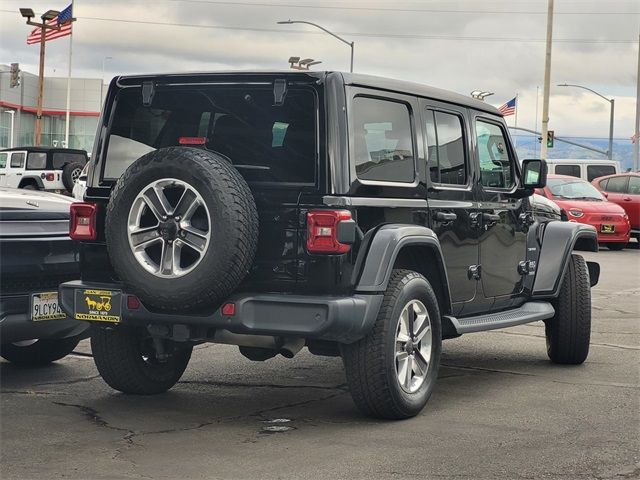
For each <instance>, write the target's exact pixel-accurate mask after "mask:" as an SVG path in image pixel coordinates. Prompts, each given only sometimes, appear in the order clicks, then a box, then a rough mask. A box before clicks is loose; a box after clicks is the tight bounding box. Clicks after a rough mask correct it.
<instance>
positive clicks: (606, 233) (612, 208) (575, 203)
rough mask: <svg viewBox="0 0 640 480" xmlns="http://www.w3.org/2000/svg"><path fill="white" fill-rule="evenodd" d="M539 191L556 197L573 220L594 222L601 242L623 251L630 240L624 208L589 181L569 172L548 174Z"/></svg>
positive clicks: (546, 195) (554, 199)
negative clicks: (545, 183)
mask: <svg viewBox="0 0 640 480" xmlns="http://www.w3.org/2000/svg"><path fill="white" fill-rule="evenodd" d="M537 193H539V194H540V195H544V196H545V197H547V198H548V199H550V200H553V201H554V202H556V203H557V204H558V206H559V207H560V208H561V209H562V210H564V211H565V212H566V214H567V218H568V220H569V221H570V222H579V223H586V224H588V225H593V226H594V227H596V230H597V231H598V242H599V243H603V244H605V245H606V246H607V247H608V248H609V249H610V250H622V249H623V248H624V247H625V246H626V245H627V243H628V242H629V233H630V231H631V227H630V225H629V217H628V216H627V214H626V212H625V211H624V209H623V208H622V207H621V206H619V205H616V204H615V203H613V202H609V201H608V200H607V199H606V198H605V197H604V196H603V195H602V193H600V191H599V190H598V189H597V188H596V187H594V186H593V185H591V184H590V183H589V182H587V181H586V180H582V179H580V178H576V177H569V176H567V175H549V176H548V177H547V186H546V187H544V188H541V189H538V191H537Z"/></svg>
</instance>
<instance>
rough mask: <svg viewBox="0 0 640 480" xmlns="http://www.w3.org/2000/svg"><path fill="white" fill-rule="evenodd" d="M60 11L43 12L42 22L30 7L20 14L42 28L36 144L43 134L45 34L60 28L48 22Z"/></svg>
mask: <svg viewBox="0 0 640 480" xmlns="http://www.w3.org/2000/svg"><path fill="white" fill-rule="evenodd" d="M59 14H60V12H58V11H57V10H47V11H46V12H45V13H43V14H42V15H41V16H40V18H41V19H42V22H41V23H38V22H34V21H32V20H31V19H32V18H33V17H34V16H35V14H34V13H33V10H32V9H30V8H21V9H20V15H22V16H23V17H24V18H26V19H27V25H31V26H34V27H38V28H40V64H39V71H38V107H37V111H36V128H35V133H34V138H33V143H34V144H35V146H36V147H37V146H39V145H40V136H41V134H42V103H43V100H44V46H45V35H46V33H47V29H49V30H60V26H59V25H55V26H52V25H49V24H48V23H47V22H48V21H50V20H53V19H54V18H56V17H57V16H58V15H59Z"/></svg>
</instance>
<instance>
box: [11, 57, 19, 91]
mask: <svg viewBox="0 0 640 480" xmlns="http://www.w3.org/2000/svg"><path fill="white" fill-rule="evenodd" d="M19 85H20V64H19V63H12V64H11V80H9V86H10V87H11V88H14V87H17V86H19Z"/></svg>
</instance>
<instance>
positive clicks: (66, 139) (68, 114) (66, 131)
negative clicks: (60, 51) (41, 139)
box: [64, 0, 73, 148]
mask: <svg viewBox="0 0 640 480" xmlns="http://www.w3.org/2000/svg"><path fill="white" fill-rule="evenodd" d="M71 18H72V20H71V21H72V22H73V0H71ZM72 58H73V24H72V25H71V33H70V34H69V72H68V74H67V110H66V112H65V113H66V121H65V125H64V144H65V147H66V148H71V145H70V144H69V122H70V117H71V60H72Z"/></svg>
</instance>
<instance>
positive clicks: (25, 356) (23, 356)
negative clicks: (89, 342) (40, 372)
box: [0, 336, 81, 366]
mask: <svg viewBox="0 0 640 480" xmlns="http://www.w3.org/2000/svg"><path fill="white" fill-rule="evenodd" d="M80 338H81V337H79V336H75V337H68V338H59V339H41V340H37V341H36V342H35V343H32V344H31V345H25V346H20V345H16V344H13V343H7V344H4V345H1V346H0V356H2V358H4V359H5V360H8V361H9V362H12V363H15V364H17V365H33V366H35V365H46V364H48V363H51V362H55V361H56V360H60V359H61V358H64V357H66V356H67V355H69V354H70V353H71V352H73V349H74V348H76V346H77V345H78V342H79V341H80Z"/></svg>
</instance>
